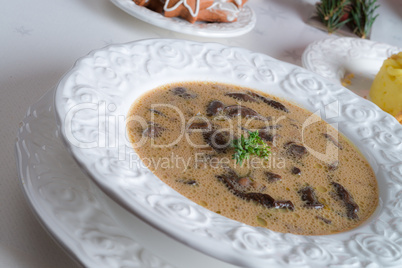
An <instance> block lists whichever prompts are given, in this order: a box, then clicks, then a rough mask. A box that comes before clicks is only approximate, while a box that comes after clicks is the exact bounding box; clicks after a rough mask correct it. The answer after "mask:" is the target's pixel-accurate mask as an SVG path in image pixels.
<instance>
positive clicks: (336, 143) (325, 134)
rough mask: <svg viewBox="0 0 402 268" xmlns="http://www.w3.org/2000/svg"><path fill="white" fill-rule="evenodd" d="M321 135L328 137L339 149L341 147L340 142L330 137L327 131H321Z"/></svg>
mask: <svg viewBox="0 0 402 268" xmlns="http://www.w3.org/2000/svg"><path fill="white" fill-rule="evenodd" d="M322 135H323V136H324V138H326V139H328V140H329V141H330V142H332V143H333V144H334V145H335V146H336V147H338V148H339V149H340V150H342V149H343V146H342V144H340V143H339V142H338V141H337V140H336V139H335V138H334V137H332V136H331V135H329V134H327V133H322Z"/></svg>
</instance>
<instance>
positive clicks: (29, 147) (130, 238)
mask: <svg viewBox="0 0 402 268" xmlns="http://www.w3.org/2000/svg"><path fill="white" fill-rule="evenodd" d="M54 92H55V90H54V89H52V90H49V91H48V92H47V93H45V94H44V95H43V96H42V97H41V98H40V99H39V100H38V101H37V102H35V103H34V104H32V105H31V106H30V108H29V109H28V111H27V113H26V115H25V117H24V119H23V120H22V121H21V124H20V128H19V130H18V134H17V141H16V143H15V153H16V162H17V172H18V178H19V182H20V186H21V188H22V190H23V193H24V195H25V197H26V199H27V201H28V204H29V206H30V208H31V209H32V211H33V213H34V214H35V216H36V217H37V219H38V221H39V222H40V223H41V224H42V226H43V227H44V229H45V230H46V231H47V232H48V233H49V235H50V236H51V237H52V238H53V239H54V240H55V241H56V243H59V244H60V246H61V247H62V249H63V250H65V251H67V253H68V254H69V255H70V257H72V258H73V259H74V260H75V261H76V262H77V263H79V264H80V265H81V266H82V267H84V266H85V267H104V268H111V267H116V268H117V267H122V266H125V267H132V268H134V267H141V268H143V267H154V268H174V267H189V266H194V262H196V263H195V264H196V266H197V267H198V268H199V267H205V266H209V267H211V266H212V267H218V266H219V267H227V268H229V267H233V266H231V265H229V264H226V263H222V262H220V261H218V260H216V259H212V258H210V257H208V256H206V255H204V254H202V253H200V252H196V251H192V250H189V248H187V247H184V246H183V245H181V244H179V243H178V242H177V241H176V240H173V239H170V238H168V237H166V235H165V234H163V233H161V232H159V231H157V230H155V229H153V228H151V227H150V226H149V225H147V224H146V223H143V222H142V221H141V220H139V219H138V218H135V217H134V218H133V216H132V214H129V216H130V222H129V225H130V229H129V230H125V229H124V226H122V224H126V223H125V218H122V217H121V216H120V215H121V214H122V213H125V214H127V213H128V212H125V211H124V210H123V209H122V208H121V207H119V206H118V205H117V204H116V203H115V202H114V201H112V200H110V198H109V197H107V196H106V197H105V195H104V194H103V193H102V192H101V191H100V190H99V189H98V188H97V187H96V185H95V184H94V183H93V182H92V181H91V180H90V179H89V178H88V177H87V176H85V175H84V174H83V172H82V170H81V169H80V168H79V167H78V166H77V163H76V162H75V160H74V159H73V158H72V156H71V154H69V153H68V152H67V151H66V150H65V147H64V145H63V144H62V141H61V140H60V137H59V132H58V127H57V125H56V119H55V115H54V103H53V99H54ZM65 198H67V199H65ZM77 200H79V201H80V202H81V203H80V204H79V205H77V203H76V202H77ZM72 206H73V207H74V209H72ZM106 206H107V207H108V206H113V210H114V212H115V213H110V210H109V209H108V208H107V207H106ZM116 212H118V213H120V214H119V215H116ZM116 217H120V218H119V219H118V220H116ZM94 218H96V221H94ZM104 226H106V228H105V229H103V227H104ZM142 233H144V234H145V235H143V236H141V234H142ZM93 234H95V235H93ZM91 238H92V240H91ZM88 240H91V241H90V243H88ZM149 241H151V242H149ZM152 241H158V244H157V245H156V244H155V243H152ZM166 248H169V250H166ZM166 252H167V253H166ZM183 253H184V254H185V257H182V255H183ZM172 265H174V266H172Z"/></svg>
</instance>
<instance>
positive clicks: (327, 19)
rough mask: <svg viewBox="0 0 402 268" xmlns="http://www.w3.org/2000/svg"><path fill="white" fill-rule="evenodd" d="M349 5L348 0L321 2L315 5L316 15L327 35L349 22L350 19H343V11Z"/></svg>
mask: <svg viewBox="0 0 402 268" xmlns="http://www.w3.org/2000/svg"><path fill="white" fill-rule="evenodd" d="M350 4H351V2H350V0H341V1H340V0H321V2H320V3H317V5H316V10H317V15H318V17H319V18H320V20H321V22H322V23H323V24H324V25H325V26H326V27H327V30H328V32H329V33H333V32H334V31H336V30H337V29H339V28H341V27H342V26H343V25H345V24H346V23H348V22H349V21H351V18H346V19H345V18H344V14H345V10H346V9H347V8H348V6H350Z"/></svg>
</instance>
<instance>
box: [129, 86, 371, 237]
mask: <svg viewBox="0 0 402 268" xmlns="http://www.w3.org/2000/svg"><path fill="white" fill-rule="evenodd" d="M128 119H129V120H128V123H127V131H128V135H129V139H130V141H131V142H132V144H133V147H134V149H135V151H136V153H137V154H138V155H139V157H140V158H141V160H142V163H143V164H144V165H146V166H147V167H148V168H149V169H150V170H151V171H152V172H153V173H154V174H155V175H156V176H158V177H159V178H160V179H161V180H162V181H164V182H165V183H166V184H168V185H169V186H171V187H172V188H173V189H175V190H176V191H177V192H179V193H181V194H182V195H184V196H186V197H187V198H189V199H191V200H192V201H194V202H196V203H198V204H199V205H201V206H204V207H205V208H208V209H209V210H211V211H213V212H215V213H218V214H221V215H223V216H226V217H228V218H231V219H234V220H237V221H240V222H244V223H246V224H249V225H252V226H262V227H266V228H268V229H271V230H273V231H277V232H283V233H293V234H301V235H326V234H333V233H338V232H343V231H346V230H349V229H351V228H354V227H356V226H358V225H360V224H361V223H362V222H364V221H365V220H366V219H367V218H368V217H369V216H370V215H371V214H372V213H373V212H374V210H375V209H376V207H377V203H378V187H377V181H376V178H375V175H374V172H373V170H372V169H371V167H370V165H369V164H368V162H367V161H366V159H365V158H364V157H363V156H362V155H361V154H360V152H359V151H358V150H357V149H356V148H355V147H354V146H353V145H352V144H351V143H350V142H349V141H348V140H347V139H346V138H345V137H344V136H342V135H341V134H340V133H338V132H337V131H336V130H335V129H334V128H333V127H332V126H330V125H329V124H327V123H326V122H324V121H323V120H322V119H320V118H319V117H317V116H316V115H313V114H312V113H310V112H309V111H307V110H305V109H302V108H300V107H298V106H295V105H293V104H291V103H289V102H286V101H283V100H279V99H278V98H276V97H274V96H270V95H268V94H265V93H263V92H259V91H255V90H252V89H249V88H243V87H238V86H234V85H229V84H221V83H213V82H185V83H175V84H169V85H165V86H162V87H160V88H157V89H154V90H151V91H149V92H147V93H146V94H145V95H143V96H142V97H140V98H139V99H137V100H136V101H135V102H134V104H133V105H132V107H131V109H130V111H129V117H128ZM255 131H258V137H259V138H260V139H261V140H262V141H263V142H264V143H265V144H266V146H269V149H268V151H269V156H268V158H265V159H264V158H261V157H258V156H257V155H250V156H249V158H247V159H244V160H243V161H242V162H241V163H240V162H237V161H236V160H235V159H233V155H234V154H235V153H236V150H235V148H234V145H233V144H234V142H236V141H237V140H239V139H241V137H242V136H243V138H244V139H248V138H250V133H255Z"/></svg>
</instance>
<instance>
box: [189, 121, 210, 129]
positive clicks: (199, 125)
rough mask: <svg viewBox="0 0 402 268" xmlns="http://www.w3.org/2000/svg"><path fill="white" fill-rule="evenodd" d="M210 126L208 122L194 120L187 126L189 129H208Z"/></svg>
mask: <svg viewBox="0 0 402 268" xmlns="http://www.w3.org/2000/svg"><path fill="white" fill-rule="evenodd" d="M208 128H209V124H208V122H193V123H191V124H190V125H189V126H188V127H187V129H189V130H194V129H208Z"/></svg>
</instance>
